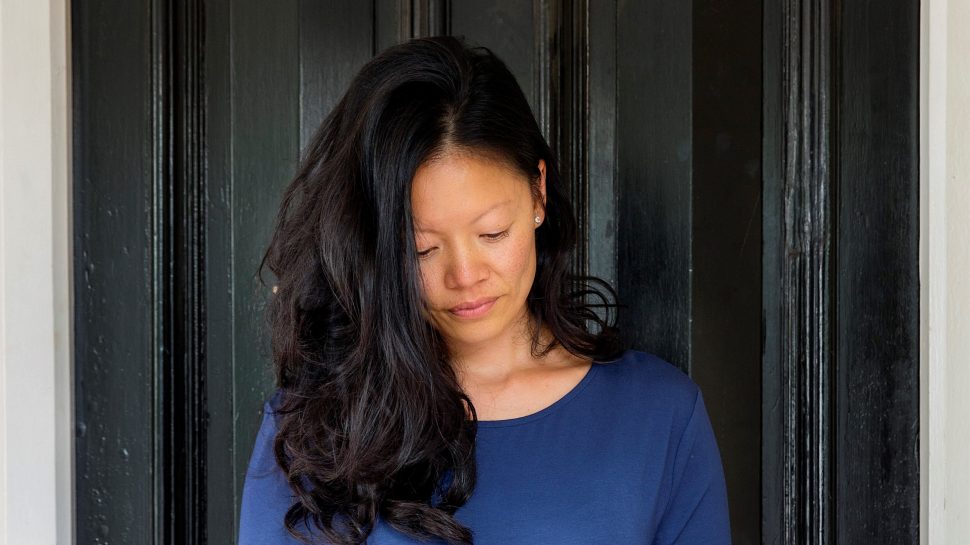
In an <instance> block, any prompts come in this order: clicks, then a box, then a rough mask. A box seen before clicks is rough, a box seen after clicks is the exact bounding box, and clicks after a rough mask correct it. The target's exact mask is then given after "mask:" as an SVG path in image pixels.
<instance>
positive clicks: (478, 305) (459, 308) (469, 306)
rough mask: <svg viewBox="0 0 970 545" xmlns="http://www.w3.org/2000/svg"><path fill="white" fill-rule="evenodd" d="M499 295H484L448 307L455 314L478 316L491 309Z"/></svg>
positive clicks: (467, 316) (466, 316)
mask: <svg viewBox="0 0 970 545" xmlns="http://www.w3.org/2000/svg"><path fill="white" fill-rule="evenodd" d="M496 299H498V298H497V297H482V298H480V299H476V300H474V301H465V302H463V303H461V304H458V305H456V306H453V307H451V308H450V309H448V311H449V312H451V313H452V314H454V315H455V316H459V317H462V318H477V317H479V316H482V315H483V314H485V313H487V312H488V311H489V310H491V308H492V306H493V305H494V304H495V300H496Z"/></svg>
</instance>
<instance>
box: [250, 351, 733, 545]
mask: <svg viewBox="0 0 970 545" xmlns="http://www.w3.org/2000/svg"><path fill="white" fill-rule="evenodd" d="M271 411H272V406H271V405H270V404H269V402H267V404H266V406H265V414H264V416H263V423H262V426H261V427H260V430H259V435H258V437H257V439H256V446H255V449H254V450H253V454H252V458H251V460H250V462H249V469H248V471H247V473H246V482H245V487H244V489H243V500H242V513H241V515H240V528H239V544H240V545H284V544H285V545H298V543H299V542H298V541H296V540H295V539H294V538H292V537H290V536H289V535H288V534H287V532H286V530H285V529H284V527H283V514H284V513H285V512H286V510H287V508H288V507H289V506H290V505H291V504H292V503H294V499H293V497H292V495H291V493H290V489H289V488H288V486H287V484H286V482H285V481H284V479H283V474H282V471H281V470H280V468H279V466H278V465H277V464H276V460H275V458H274V457H273V450H272V443H273V437H274V435H275V433H276V427H275V424H274V419H273V418H272V416H271ZM475 455H476V461H477V465H478V474H477V479H478V480H477V484H476V486H475V489H474V491H473V494H472V497H471V499H470V500H469V501H468V502H467V503H466V504H465V505H464V506H462V507H461V508H459V509H458V510H457V511H456V512H455V517H456V518H457V519H458V520H459V521H460V522H461V523H462V524H464V525H465V526H467V527H469V528H470V529H471V530H472V532H473V534H474V539H475V544H476V545H509V544H518V543H528V544H530V545H600V544H602V545H607V544H609V545H616V544H624V545H634V544H643V545H661V544H678V545H688V544H695V543H696V544H701V543H703V544H724V543H728V544H729V543H730V541H731V538H730V530H729V523H728V507H727V492H726V489H725V485H724V473H723V470H722V468H721V458H720V454H719V451H718V448H717V444H716V443H715V440H714V433H713V431H712V429H711V424H710V421H709V420H708V415H707V412H706V410H705V408H704V402H703V399H702V397H701V393H700V390H699V389H698V387H697V385H696V384H695V383H694V382H693V381H692V380H691V379H690V378H689V377H687V375H685V374H684V373H682V372H681V371H680V370H679V369H678V368H676V367H674V366H673V365H671V364H669V363H667V362H665V361H663V360H662V359H660V358H658V357H657V356H654V355H652V354H648V353H644V352H639V351H635V350H628V351H627V352H625V353H624V354H623V357H622V358H620V359H619V360H616V361H612V362H594V363H593V365H592V367H590V369H589V371H588V372H587V374H586V375H585V376H584V378H583V379H582V380H581V381H580V382H579V384H577V385H576V386H575V387H574V388H573V389H572V390H570V391H569V392H568V393H567V394H566V395H564V396H563V397H561V398H560V399H558V400H557V401H556V402H554V403H553V404H552V405H549V406H548V407H546V408H544V409H542V410H540V411H538V412H536V413H533V414H530V415H526V416H522V417H518V418H510V419H507V420H488V421H480V422H479V423H478V435H477V439H476V448H475ZM311 526H312V524H311ZM300 528H301V529H303V528H305V527H304V526H303V525H300ZM314 537H316V539H317V540H318V541H315V543H316V542H320V543H322V541H319V540H320V537H319V535H315V536H314ZM367 543H368V544H369V545H404V544H409V545H417V544H420V543H421V542H420V541H416V540H413V539H411V538H408V537H407V536H405V535H403V534H400V533H398V532H397V531H395V530H394V529H393V528H391V527H390V526H389V525H387V524H386V523H385V522H384V521H383V520H381V519H380V518H379V519H378V520H377V523H376V525H375V528H374V531H373V533H372V534H371V535H370V537H369V538H368V540H367ZM433 543H441V541H434V542H433Z"/></svg>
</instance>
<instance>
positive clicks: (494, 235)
mask: <svg viewBox="0 0 970 545" xmlns="http://www.w3.org/2000/svg"><path fill="white" fill-rule="evenodd" d="M482 236H483V237H485V238H487V239H488V240H490V241H493V242H494V241H496V240H502V239H503V238H505V237H507V236H509V230H508V229H506V230H504V231H502V232H501V233H487V234H484V235H482Z"/></svg>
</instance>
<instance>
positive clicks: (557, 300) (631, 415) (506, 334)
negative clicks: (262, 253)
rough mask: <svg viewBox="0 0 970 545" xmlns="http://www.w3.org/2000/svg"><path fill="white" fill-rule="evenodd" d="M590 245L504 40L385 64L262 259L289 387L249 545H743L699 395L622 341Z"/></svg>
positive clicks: (323, 152) (262, 446)
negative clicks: (591, 265) (586, 273)
mask: <svg viewBox="0 0 970 545" xmlns="http://www.w3.org/2000/svg"><path fill="white" fill-rule="evenodd" d="M575 243H576V225H575V220H574V218H573V215H572V212H571V208H570V205H569V203H568V202H567V200H566V198H565V196H564V193H563V189H562V182H561V180H560V179H559V174H558V171H557V169H556V161H555V159H554V157H553V156H552V153H551V152H550V150H549V147H548V145H547V144H546V142H545V141H544V139H543V137H542V134H541V132H540V130H539V127H538V125H537V124H536V121H535V119H534V117H533V115H532V112H531V110H530V108H529V105H528V103H527V102H526V99H525V97H524V96H523V94H522V91H521V89H520V88H519V86H518V84H517V83H516V81H515V79H514V78H513V76H512V75H511V74H510V73H509V71H508V69H507V68H506V66H505V65H504V64H503V63H502V62H501V61H500V60H499V59H497V58H496V57H495V56H494V55H493V54H492V53H491V52H490V51H489V50H487V49H485V48H470V47H468V46H466V45H465V44H464V42H462V41H459V40H457V39H454V38H446V37H440V38H429V39H418V40H412V41H411V42H408V43H405V44H402V45H399V46H395V47H392V48H390V49H388V50H386V51H384V52H383V53H381V54H380V55H379V56H377V57H375V58H374V59H373V60H371V61H370V62H369V63H367V65H365V66H364V67H363V69H362V70H361V72H360V73H359V74H358V75H357V77H356V78H355V79H354V80H353V82H352V83H351V85H350V88H349V89H348V90H347V92H346V94H345V95H344V96H343V98H342V99H341V100H340V102H339V103H338V104H337V106H336V108H334V110H333V112H332V113H331V114H330V115H329V116H328V117H327V119H326V120H325V121H324V123H323V124H322V126H321V127H320V129H319V130H318V132H317V133H316V135H315V136H314V137H313V139H312V141H311V142H310V144H309V145H308V147H307V151H306V155H305V157H304V159H303V161H302V164H301V168H300V170H299V173H298V175H297V176H296V178H295V180H294V181H293V182H292V184H291V185H290V187H289V188H288V189H287V191H286V194H285V196H284V200H283V205H282V209H281V211H280V214H279V217H278V219H277V226H276V231H275V233H274V236H273V240H272V243H271V245H270V248H269V250H268V251H267V254H266V257H265V259H264V264H265V265H268V266H269V268H270V269H271V270H272V272H273V273H274V274H275V275H276V277H277V285H276V287H275V288H274V292H275V295H274V296H273V299H272V302H271V307H270V313H271V326H272V335H273V353H274V360H275V365H276V372H277V383H278V386H279V390H278V391H277V393H276V395H275V396H274V397H273V398H272V399H271V400H270V401H268V402H267V404H266V406H265V412H264V418H263V423H262V427H261V429H260V431H259V435H258V438H257V441H256V446H255V449H254V452H253V455H252V459H251V461H250V466H249V470H248V472H247V475H246V483H245V488H244V494H243V504H242V513H241V521H240V523H241V524H240V543H241V544H243V545H255V544H259V545H273V544H283V543H298V542H300V541H298V540H303V541H305V542H309V543H330V544H351V543H364V542H365V540H366V542H367V543H370V544H372V545H389V544H408V543H410V544H414V543H422V542H425V541H422V540H423V539H430V540H431V541H432V542H434V543H475V544H478V545H487V544H504V545H507V544H516V543H522V544H540V545H542V544H549V545H553V544H556V545H562V544H573V543H574V544H582V545H590V544H600V543H602V544H639V543H642V544H652V543H656V544H667V543H679V544H687V543H728V542H729V532H728V520H727V502H726V492H725V486H724V478H723V473H722V470H721V463H720V458H719V454H718V450H717V446H716V444H715V441H714V436H713V433H712V431H711V427H710V423H709V421H708V417H707V414H706V412H705V409H704V405H703V401H702V398H701V395H700V393H699V391H698V388H697V386H696V385H695V384H694V383H693V382H692V381H691V380H690V379H689V378H688V377H686V376H685V375H684V374H683V373H681V372H680V371H679V370H678V369H676V368H675V367H673V366H671V365H670V364H668V363H666V362H664V361H662V360H660V359H659V358H657V357H655V356H652V355H649V354H646V353H643V352H637V351H632V350H623V349H622V347H621V346H620V344H619V341H618V336H617V330H616V328H615V326H614V323H613V321H614V320H613V319H612V318H610V316H612V314H610V313H606V314H605V316H604V315H601V314H600V313H599V312H597V311H596V309H595V308H594V307H597V306H598V307H602V308H605V309H607V310H608V309H609V308H610V305H608V304H600V305H593V304H592V302H591V301H592V300H599V301H601V302H603V303H608V302H609V298H608V297H607V294H609V295H610V296H612V290H611V289H610V288H609V286H608V285H606V284H604V283H602V282H601V281H598V280H596V279H591V278H575V277H573V276H571V275H570V274H569V273H568V271H569V267H570V252H571V250H572V249H573V246H574V245H575ZM597 286H599V287H600V288H601V289H597ZM604 290H605V292H606V293H604Z"/></svg>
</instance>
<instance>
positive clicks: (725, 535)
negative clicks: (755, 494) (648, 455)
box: [654, 390, 731, 545]
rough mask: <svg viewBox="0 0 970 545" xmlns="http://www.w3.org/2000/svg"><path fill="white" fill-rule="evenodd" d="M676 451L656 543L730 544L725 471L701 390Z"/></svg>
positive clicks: (663, 544)
mask: <svg viewBox="0 0 970 545" xmlns="http://www.w3.org/2000/svg"><path fill="white" fill-rule="evenodd" d="M676 452H677V454H676V456H675V457H674V466H673V479H672V487H671V492H670V499H669V501H668V503H667V507H666V510H665V511H664V515H663V517H662V518H661V520H660V524H659V526H658V528H657V533H656V535H655V539H654V545H701V544H704V545H709V544H716V545H722V544H727V545H730V543H731V528H730V522H729V520H728V504H727V487H726V486H725V482H724V470H723V468H722V466H721V455H720V452H719V450H718V447H717V443H716V441H715V439H714V430H713V429H712V428H711V422H710V420H709V418H708V415H707V410H706V408H705V407H704V400H703V398H702V396H701V393H700V391H699V390H698V392H697V397H696V399H695V401H694V408H693V412H692V413H691V416H690V419H689V420H688V422H687V426H686V427H685V429H684V433H683V436H682V437H681V440H680V443H679V445H678V447H677V451H676Z"/></svg>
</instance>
